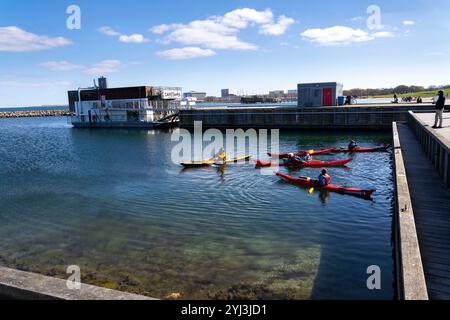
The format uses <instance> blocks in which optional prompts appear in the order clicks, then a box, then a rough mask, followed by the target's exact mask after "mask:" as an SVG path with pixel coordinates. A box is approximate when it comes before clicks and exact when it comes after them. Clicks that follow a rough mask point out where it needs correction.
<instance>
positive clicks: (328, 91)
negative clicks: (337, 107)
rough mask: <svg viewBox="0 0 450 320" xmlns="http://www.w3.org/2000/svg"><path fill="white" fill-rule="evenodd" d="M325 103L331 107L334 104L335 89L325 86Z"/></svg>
mask: <svg viewBox="0 0 450 320" xmlns="http://www.w3.org/2000/svg"><path fill="white" fill-rule="evenodd" d="M323 105H324V106H325V107H329V106H332V105H333V89H332V88H324V89H323Z"/></svg>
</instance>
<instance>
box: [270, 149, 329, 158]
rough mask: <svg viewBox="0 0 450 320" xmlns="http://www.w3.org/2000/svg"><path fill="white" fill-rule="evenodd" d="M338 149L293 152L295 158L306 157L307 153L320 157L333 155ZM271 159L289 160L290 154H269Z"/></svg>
mask: <svg viewBox="0 0 450 320" xmlns="http://www.w3.org/2000/svg"><path fill="white" fill-rule="evenodd" d="M335 149H336V148H327V149H320V150H308V151H298V152H293V153H292V154H293V155H294V156H298V157H303V156H306V154H307V153H309V154H310V155H315V156H316V155H319V154H327V153H332V152H333V151H334V150H335ZM268 155H269V157H271V158H280V159H286V158H289V155H290V153H282V154H276V153H268Z"/></svg>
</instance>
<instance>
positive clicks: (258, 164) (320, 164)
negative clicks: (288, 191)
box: [256, 158, 353, 169]
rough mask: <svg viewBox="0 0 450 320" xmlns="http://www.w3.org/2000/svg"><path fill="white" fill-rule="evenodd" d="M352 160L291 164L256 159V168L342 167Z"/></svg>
mask: <svg viewBox="0 0 450 320" xmlns="http://www.w3.org/2000/svg"><path fill="white" fill-rule="evenodd" d="M352 161H353V158H350V159H346V160H336V161H329V162H325V161H308V162H298V163H292V164H283V163H280V164H277V163H275V162H265V161H260V160H258V161H256V168H257V169H258V168H263V167H276V166H280V167H294V168H324V167H343V166H345V165H346V164H348V163H350V162H352Z"/></svg>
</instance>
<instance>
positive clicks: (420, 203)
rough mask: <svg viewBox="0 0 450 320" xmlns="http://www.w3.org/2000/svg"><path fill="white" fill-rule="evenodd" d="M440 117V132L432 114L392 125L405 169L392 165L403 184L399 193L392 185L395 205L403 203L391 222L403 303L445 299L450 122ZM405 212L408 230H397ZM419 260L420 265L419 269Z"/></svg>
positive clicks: (448, 291)
mask: <svg viewBox="0 0 450 320" xmlns="http://www.w3.org/2000/svg"><path fill="white" fill-rule="evenodd" d="M445 115H446V117H447V119H446V120H445V121H444V125H445V128H444V129H440V130H433V129H432V128H431V126H432V125H433V122H434V114H432V113H412V112H411V113H410V114H409V119H408V122H407V123H401V124H400V123H399V124H394V141H395V139H396V137H395V136H396V135H397V137H398V145H397V146H396V147H397V148H398V149H396V151H395V154H396V155H395V158H396V163H398V162H399V161H398V159H399V154H401V155H402V159H403V162H404V171H402V168H398V167H396V170H395V175H396V176H397V179H402V177H403V176H405V180H407V186H406V187H402V188H400V189H401V190H399V186H398V185H399V184H398V183H397V202H401V203H402V204H400V205H399V206H398V208H397V210H396V223H395V226H396V228H395V229H396V232H397V233H398V235H397V237H396V239H397V241H396V253H397V269H399V268H400V270H397V271H398V274H399V275H400V279H398V280H399V281H400V283H401V284H403V286H402V287H401V288H400V289H401V292H400V295H403V298H404V299H408V300H413V299H419V300H425V299H427V298H429V299H432V300H448V299H450V191H449V189H448V187H449V184H448V178H449V164H450V161H449V159H450V158H449V153H450V152H449V149H450V121H449V118H448V114H445ZM399 177H400V178H399ZM405 190H406V191H405ZM408 197H410V199H407V198H408ZM405 199H406V200H405ZM408 201H410V202H409V203H410V205H409V206H410V207H408V204H407V203H408ZM405 203H406V204H405ZM408 212H409V213H410V214H412V216H411V217H413V220H411V221H409V222H408V223H409V224H411V223H412V224H413V228H411V227H410V226H411V225H409V227H407V228H405V227H404V228H402V221H405V217H406V216H407V214H408ZM414 229H415V230H416V232H417V234H416V236H414V234H413V233H414V232H415V230H414ZM415 241H418V244H419V248H420V251H418V250H416V246H415ZM405 248H406V249H405ZM399 259H400V261H399ZM420 261H422V266H419V265H418V263H420ZM421 270H423V274H422V273H421V272H422V271H421ZM423 278H424V279H425V283H426V292H424V287H423V283H422V280H421V279H423Z"/></svg>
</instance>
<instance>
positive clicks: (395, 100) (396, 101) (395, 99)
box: [392, 93, 398, 103]
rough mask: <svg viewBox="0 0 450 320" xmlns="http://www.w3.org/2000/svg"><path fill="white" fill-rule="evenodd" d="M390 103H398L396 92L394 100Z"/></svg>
mask: <svg viewBox="0 0 450 320" xmlns="http://www.w3.org/2000/svg"><path fill="white" fill-rule="evenodd" d="M392 103H398V97H397V94H396V93H394V101H393V102H392Z"/></svg>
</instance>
